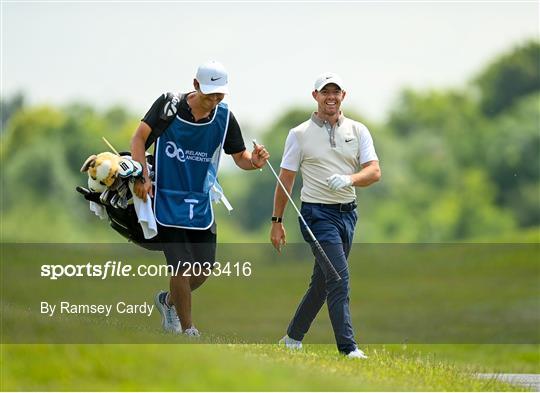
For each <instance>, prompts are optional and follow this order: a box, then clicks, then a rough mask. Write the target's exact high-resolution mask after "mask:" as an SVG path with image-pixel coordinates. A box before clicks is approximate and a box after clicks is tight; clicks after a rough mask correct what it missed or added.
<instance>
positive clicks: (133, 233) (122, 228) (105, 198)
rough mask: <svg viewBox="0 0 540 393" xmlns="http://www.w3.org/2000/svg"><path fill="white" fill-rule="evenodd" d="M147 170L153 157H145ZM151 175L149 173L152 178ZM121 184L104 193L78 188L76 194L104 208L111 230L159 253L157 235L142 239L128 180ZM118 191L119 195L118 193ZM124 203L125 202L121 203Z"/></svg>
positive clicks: (151, 164)
mask: <svg viewBox="0 0 540 393" xmlns="http://www.w3.org/2000/svg"><path fill="white" fill-rule="evenodd" d="M129 154H130V153H127V152H122V153H120V155H121V156H126V155H129ZM146 161H147V164H148V168H151V167H153V164H154V157H153V156H151V155H147V156H146ZM152 175H153V173H152V172H150V177H151V178H152V177H153V176H152ZM121 181H122V182H123V184H122V185H121V186H120V187H118V188H117V189H115V190H114V191H111V190H107V191H104V192H102V193H101V192H93V191H90V190H88V189H87V188H84V187H80V186H78V187H77V188H76V190H77V192H79V193H80V194H82V195H83V196H84V198H85V199H86V200H87V201H89V202H94V203H96V204H98V205H100V206H103V207H104V208H105V211H106V213H107V216H108V218H109V223H110V225H111V228H112V229H114V230H115V231H116V232H118V233H119V234H120V235H122V236H123V237H124V238H126V239H127V240H128V241H130V242H133V243H135V244H137V245H139V246H141V247H143V248H146V249H147V250H153V251H160V250H162V247H161V245H160V243H159V241H160V240H159V234H158V235H157V236H155V237H153V238H151V239H146V238H145V237H144V233H143V230H142V228H141V226H140V224H139V219H138V217H137V213H136V212H135V207H134V206H133V203H128V201H129V200H130V199H131V198H132V197H133V195H132V194H131V191H130V190H129V187H128V185H127V183H128V182H129V181H130V179H128V178H126V179H122V180H121ZM119 190H121V191H120V193H119ZM122 201H125V202H122Z"/></svg>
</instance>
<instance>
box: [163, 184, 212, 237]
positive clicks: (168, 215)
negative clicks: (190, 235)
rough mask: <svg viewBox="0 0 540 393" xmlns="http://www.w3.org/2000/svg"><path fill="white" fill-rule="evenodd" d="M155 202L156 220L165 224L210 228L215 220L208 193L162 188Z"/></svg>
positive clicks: (189, 227)
mask: <svg viewBox="0 0 540 393" xmlns="http://www.w3.org/2000/svg"><path fill="white" fill-rule="evenodd" d="M154 203H155V209H154V210H155V214H156V220H157V222H159V223H160V224H161V225H164V226H170V227H178V228H187V229H208V228H209V227H210V226H211V225H212V222H213V221H214V212H213V210H212V204H211V203H210V195H209V194H208V193H202V192H195V191H176V190H168V189H161V190H158V191H157V192H156V196H155V201H154Z"/></svg>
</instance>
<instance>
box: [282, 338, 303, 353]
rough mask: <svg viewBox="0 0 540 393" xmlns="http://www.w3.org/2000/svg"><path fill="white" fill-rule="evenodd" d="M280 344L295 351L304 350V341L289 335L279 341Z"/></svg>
mask: <svg viewBox="0 0 540 393" xmlns="http://www.w3.org/2000/svg"><path fill="white" fill-rule="evenodd" d="M278 344H283V345H285V347H286V348H287V349H292V350H295V351H297V350H299V349H302V341H298V340H295V339H294V338H290V337H289V336H288V335H285V336H284V337H283V338H282V339H281V340H279V343H278Z"/></svg>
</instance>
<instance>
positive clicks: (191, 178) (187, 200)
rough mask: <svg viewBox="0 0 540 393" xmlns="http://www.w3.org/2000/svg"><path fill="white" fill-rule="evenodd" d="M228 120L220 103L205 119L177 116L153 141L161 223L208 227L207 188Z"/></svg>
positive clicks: (156, 202)
mask: <svg viewBox="0 0 540 393" xmlns="http://www.w3.org/2000/svg"><path fill="white" fill-rule="evenodd" d="M228 123H229V109H228V107H227V105H226V104H224V103H220V104H219V105H218V106H217V107H216V109H215V111H214V117H213V118H212V120H211V121H210V122H208V123H204V124H201V123H191V122H188V121H186V120H183V119H181V118H180V117H179V116H176V118H175V119H174V120H173V121H172V123H171V124H170V125H169V127H167V129H166V130H165V131H164V132H163V134H161V136H160V137H159V138H158V139H157V141H156V154H155V155H156V168H155V186H156V188H155V196H154V213H155V216H156V220H157V222H158V223H160V224H161V225H163V226H168V227H176V228H185V229H208V228H210V226H211V225H212V223H213V222H214V212H213V209H212V203H211V200H210V190H211V188H212V186H213V185H214V184H216V178H217V169H218V166H219V159H220V157H221V150H222V146H223V142H224V140H225V134H226V131H227V126H228Z"/></svg>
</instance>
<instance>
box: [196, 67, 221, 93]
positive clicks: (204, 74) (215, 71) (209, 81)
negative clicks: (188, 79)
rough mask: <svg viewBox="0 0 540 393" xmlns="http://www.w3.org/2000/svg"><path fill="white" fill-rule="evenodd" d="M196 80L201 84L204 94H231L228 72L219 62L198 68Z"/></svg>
mask: <svg viewBox="0 0 540 393" xmlns="http://www.w3.org/2000/svg"><path fill="white" fill-rule="evenodd" d="M195 79H197V81H198V82H199V85H200V89H201V91H202V92H203V94H212V93H223V94H228V93H229V87H228V85H227V83H228V82H229V78H228V75H227V70H225V67H223V64H221V63H219V62H217V61H214V60H211V61H208V62H206V63H204V64H201V65H200V66H199V68H197V75H196V76H195Z"/></svg>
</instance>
